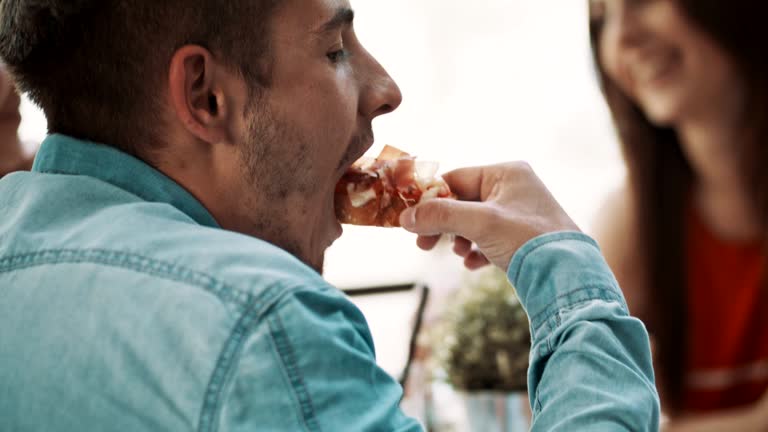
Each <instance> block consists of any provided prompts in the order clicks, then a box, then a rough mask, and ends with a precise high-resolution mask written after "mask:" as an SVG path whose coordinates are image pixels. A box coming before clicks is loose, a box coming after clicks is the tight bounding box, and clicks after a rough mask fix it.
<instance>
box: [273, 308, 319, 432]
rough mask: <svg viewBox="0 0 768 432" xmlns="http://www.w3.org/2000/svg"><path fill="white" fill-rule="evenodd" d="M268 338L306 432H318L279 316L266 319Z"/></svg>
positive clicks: (308, 396)
mask: <svg viewBox="0 0 768 432" xmlns="http://www.w3.org/2000/svg"><path fill="white" fill-rule="evenodd" d="M268 320H269V324H270V326H269V328H270V336H271V337H272V340H273V342H274V345H275V348H276V349H277V353H278V358H280V362H281V366H282V367H283V368H284V370H285V372H286V373H287V375H288V379H289V382H290V384H291V389H292V390H293V392H294V394H295V396H296V398H297V399H298V401H299V408H300V410H301V416H302V420H303V422H304V425H305V426H306V428H307V430H309V431H317V432H320V431H321V428H320V426H319V424H317V417H316V415H315V412H314V404H313V403H312V396H311V395H310V394H309V391H308V389H307V385H306V383H305V381H304V377H303V376H302V375H301V371H299V368H298V363H297V361H296V355H295V353H294V350H293V347H292V346H291V343H290V341H289V340H288V336H287V334H286V332H285V326H284V325H283V322H282V320H281V319H280V316H279V315H274V316H271V317H269V318H268Z"/></svg>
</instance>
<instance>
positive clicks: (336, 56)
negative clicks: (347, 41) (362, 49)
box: [326, 48, 349, 63]
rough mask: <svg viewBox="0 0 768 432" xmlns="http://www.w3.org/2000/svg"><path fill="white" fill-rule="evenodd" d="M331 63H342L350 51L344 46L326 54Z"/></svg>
mask: <svg viewBox="0 0 768 432" xmlns="http://www.w3.org/2000/svg"><path fill="white" fill-rule="evenodd" d="M326 56H327V57H328V60H330V61H331V63H340V62H342V61H344V60H346V59H347V57H349V52H348V51H347V50H345V49H344V48H342V49H340V50H336V51H333V52H329V53H328V54H326Z"/></svg>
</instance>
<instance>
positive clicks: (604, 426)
mask: <svg viewBox="0 0 768 432" xmlns="http://www.w3.org/2000/svg"><path fill="white" fill-rule="evenodd" d="M508 275H509V279H510V281H511V282H512V283H513V285H514V286H515V288H516V289H517V293H518V295H519V297H520V301H521V303H522V304H523V306H524V307H525V309H526V311H527V312H528V316H529V317H530V321H531V335H532V350H531V365H530V369H529V374H528V386H529V392H530V397H531V405H532V406H533V411H534V420H533V426H532V430H533V431H561V430H562V431H577V430H578V431H582V430H583V431H590V432H593V431H654V432H655V431H658V429H659V398H658V394H657V392H656V388H655V385H654V375H653V367H652V362H651V353H650V344H649V339H648V334H647V332H646V330H645V327H644V326H643V324H642V323H641V322H640V321H639V320H637V319H635V318H632V317H630V316H629V313H628V310H627V306H626V303H625V301H624V297H623V295H622V294H621V290H620V289H619V287H618V283H617V282H616V280H615V278H614V277H613V274H612V273H611V271H610V270H609V268H608V265H607V264H606V262H605V260H604V259H603V257H602V255H601V254H600V251H599V248H598V246H597V244H596V243H595V242H594V240H592V239H591V238H589V237H587V236H586V235H583V234H580V233H556V234H549V235H545V236H541V237H538V238H536V239H534V240H532V241H530V242H529V243H528V244H526V245H525V246H523V248H522V249H521V250H520V251H518V253H517V254H516V255H515V256H514V257H513V260H512V263H511V264H510V267H509V272H508Z"/></svg>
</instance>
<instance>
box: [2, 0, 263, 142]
mask: <svg viewBox="0 0 768 432" xmlns="http://www.w3.org/2000/svg"><path fill="white" fill-rule="evenodd" d="M277 3H278V0H227V1H220V0H1V1H0V57H2V59H3V61H4V62H5V64H6V65H7V68H8V70H9V71H10V73H11V74H12V75H13V76H14V78H15V79H16V82H17V85H18V86H19V89H20V90H21V91H23V92H25V93H26V94H28V96H29V97H30V99H31V100H32V101H33V102H35V103H36V104H38V105H39V106H40V107H41V108H42V109H43V111H44V112H45V114H46V117H47V118H48V129H49V132H51V133H63V134H68V135H72V136H75V137H78V138H83V139H88V140H92V141H97V142H102V143H105V144H109V145H113V146H115V147H117V148H119V149H121V150H123V151H125V152H128V153H131V154H138V152H139V151H140V150H142V149H145V148H150V147H148V146H161V145H163V144H164V142H163V139H162V137H160V136H158V133H157V126H156V125H157V124H158V123H159V122H160V121H161V120H162V119H161V111H160V103H161V102H160V101H161V100H162V98H161V97H160V96H159V95H161V94H163V92H164V88H165V81H166V80H167V76H168V66H169V64H170V60H171V58H172V56H173V54H174V53H175V51H176V50H177V49H178V48H180V47H182V46H184V45H188V44H196V45H200V46H203V47H205V48H207V49H209V50H210V51H211V52H212V53H213V54H214V55H216V56H219V57H220V58H221V59H222V61H224V62H225V63H226V64H227V65H228V66H231V67H232V69H233V70H234V71H236V72H237V73H239V74H240V75H242V76H243V78H244V79H245V80H246V82H247V83H248V84H249V86H253V87H256V88H258V87H263V86H266V85H268V82H269V64H270V63H271V61H270V60H269V58H268V57H269V23H270V19H269V18H270V17H271V14H272V12H273V10H274V9H275V6H276V4H277ZM251 90H254V89H251Z"/></svg>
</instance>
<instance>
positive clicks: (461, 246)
mask: <svg viewBox="0 0 768 432" xmlns="http://www.w3.org/2000/svg"><path fill="white" fill-rule="evenodd" d="M443 178H444V179H445V181H446V182H447V183H448V185H449V186H450V187H451V190H452V191H453V192H454V193H455V194H456V195H457V196H458V198H459V200H448V199H436V200H431V201H427V202H425V203H423V204H420V205H418V206H416V207H414V208H411V209H408V210H406V211H405V212H403V214H402V215H401V216H400V223H401V224H402V225H403V227H404V228H405V229H407V230H408V231H411V232H414V233H416V234H419V239H418V241H417V244H418V245H419V247H421V248H422V249H424V250H430V249H432V248H434V247H435V245H436V244H437V242H438V240H439V239H440V235H442V234H453V235H456V236H457V237H456V240H455V245H454V251H455V252H456V253H457V254H458V255H459V256H461V257H463V258H464V260H465V265H466V266H467V267H468V268H470V269H477V268H480V267H483V266H485V265H487V264H489V263H493V264H495V265H497V266H499V267H500V268H502V269H503V270H505V271H506V270H507V268H508V267H509V264H510V261H511V260H512V256H513V255H514V254H515V252H517V250H518V249H519V248H520V247H522V246H523V245H524V244H525V243H527V242H528V241H529V240H532V239H534V238H535V237H538V236H540V235H543V234H548V233H553V232H558V231H579V228H578V227H577V226H576V224H575V223H573V221H572V220H571V218H570V217H569V216H568V215H567V214H566V213H565V211H564V210H563V209H562V208H561V207H560V205H559V204H558V203H557V201H556V200H555V198H554V197H553V196H552V194H551V193H550V192H549V190H547V188H546V186H544V184H543V183H542V182H541V180H539V178H538V177H537V176H536V174H535V173H534V172H533V170H532V169H531V167H530V166H529V165H528V164H526V163H524V162H516V163H508V164H503V165H494V166H489V167H478V168H464V169H459V170H456V171H453V172H450V173H448V174H446V175H445V176H443ZM473 244H474V245H476V246H477V249H474V248H473Z"/></svg>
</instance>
